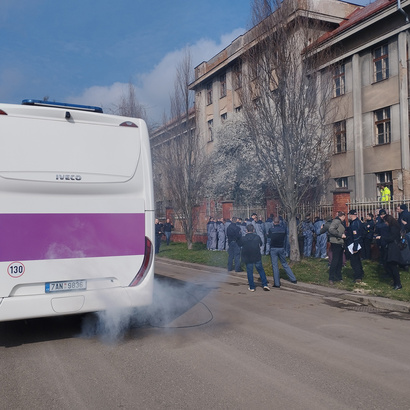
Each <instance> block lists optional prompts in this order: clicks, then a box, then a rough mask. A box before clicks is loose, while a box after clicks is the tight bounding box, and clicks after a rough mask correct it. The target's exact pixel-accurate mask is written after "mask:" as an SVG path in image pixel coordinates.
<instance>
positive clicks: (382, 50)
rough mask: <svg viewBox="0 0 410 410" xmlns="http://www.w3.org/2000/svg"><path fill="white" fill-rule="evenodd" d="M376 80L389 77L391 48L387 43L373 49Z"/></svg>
mask: <svg viewBox="0 0 410 410" xmlns="http://www.w3.org/2000/svg"><path fill="white" fill-rule="evenodd" d="M373 66H374V81H375V82H377V81H382V80H385V79H386V78H389V50H388V46H387V44H384V45H382V46H380V47H377V48H375V49H374V50H373Z"/></svg>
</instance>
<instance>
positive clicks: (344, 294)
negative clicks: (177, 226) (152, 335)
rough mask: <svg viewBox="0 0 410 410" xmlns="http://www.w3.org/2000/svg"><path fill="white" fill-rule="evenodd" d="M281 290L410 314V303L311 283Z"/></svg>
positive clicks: (288, 285) (284, 284)
mask: <svg viewBox="0 0 410 410" xmlns="http://www.w3.org/2000/svg"><path fill="white" fill-rule="evenodd" d="M159 259H160V260H162V261H163V262H166V263H170V264H173V265H179V266H191V267H192V268H195V269H199V270H204V271H205V270H207V271H211V272H214V273H221V274H222V273H223V274H226V270H225V269H222V268H218V267H214V266H207V265H199V264H197V263H189V262H183V261H177V260H174V259H168V258H165V257H161V258H159ZM229 274H230V275H232V276H237V277H241V278H244V279H246V272H229ZM255 278H256V276H255ZM281 288H283V289H295V290H298V291H304V292H308V293H314V294H318V295H322V296H326V297H332V298H335V299H339V300H348V301H351V302H355V303H360V304H362V305H365V306H371V307H374V308H376V309H381V310H385V311H390V312H400V313H410V303H409V302H402V301H399V300H392V299H388V298H382V297H378V296H368V295H363V294H358V293H355V292H350V291H347V290H343V289H335V288H330V287H329V288H328V287H326V286H320V285H313V284H310V283H302V282H299V281H298V283H296V284H293V283H291V282H288V281H287V280H282V282H281Z"/></svg>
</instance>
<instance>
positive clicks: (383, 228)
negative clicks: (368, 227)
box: [374, 208, 389, 265]
mask: <svg viewBox="0 0 410 410" xmlns="http://www.w3.org/2000/svg"><path fill="white" fill-rule="evenodd" d="M386 215H387V214H386V210H385V209H383V208H382V209H380V210H379V215H378V216H377V218H376V225H375V227H374V235H375V236H376V237H378V238H376V243H377V247H378V248H379V264H380V265H384V261H385V257H384V251H385V249H386V245H387V243H386V242H385V240H384V238H385V237H386V234H387V231H388V230H389V227H388V226H387V224H386V223H385V221H384V218H385V217H386Z"/></svg>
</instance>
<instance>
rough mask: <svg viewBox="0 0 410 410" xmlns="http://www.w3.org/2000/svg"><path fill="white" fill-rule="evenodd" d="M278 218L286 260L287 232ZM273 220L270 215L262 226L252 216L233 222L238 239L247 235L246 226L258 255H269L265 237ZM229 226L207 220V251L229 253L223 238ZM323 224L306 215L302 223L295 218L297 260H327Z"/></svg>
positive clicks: (225, 223) (322, 220)
mask: <svg viewBox="0 0 410 410" xmlns="http://www.w3.org/2000/svg"><path fill="white" fill-rule="evenodd" d="M278 218H279V225H280V226H282V227H283V228H284V230H285V232H286V236H285V244H284V249H285V254H286V256H287V257H288V256H289V255H290V242H289V230H288V224H287V221H286V220H285V219H283V218H282V217H281V216H279V217H278ZM273 220H274V216H273V214H271V215H270V216H269V218H267V219H266V221H265V222H263V221H262V219H261V218H260V217H258V215H257V214H256V213H254V214H252V216H251V217H250V218H246V219H245V220H243V219H242V218H236V222H235V223H236V225H238V226H239V228H240V230H241V233H242V236H245V235H246V233H247V230H246V229H247V226H248V225H253V226H254V228H255V233H256V234H257V235H258V236H259V237H260V239H261V245H260V252H261V254H262V255H270V253H271V252H270V251H271V240H270V237H269V229H271V228H272V227H273V225H274V224H273ZM231 223H232V221H231V220H230V219H228V220H224V219H223V218H219V219H217V220H215V218H213V217H210V218H209V220H208V223H207V234H208V240H207V249H208V250H211V251H224V250H226V251H227V250H228V249H229V242H228V237H227V229H228V227H229V225H230V224H231ZM325 223H326V221H325V220H324V219H322V218H320V217H316V218H315V221H314V222H312V221H311V219H310V214H308V215H307V216H306V218H305V219H304V220H303V221H300V218H297V226H298V240H299V250H300V252H301V256H304V257H310V256H315V257H316V258H323V259H325V258H327V255H326V247H327V241H328V238H327V235H326V233H320V230H321V228H322V226H323V225H324V224H325Z"/></svg>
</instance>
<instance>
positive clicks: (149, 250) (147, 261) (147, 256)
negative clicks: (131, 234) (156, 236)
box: [129, 237, 154, 286]
mask: <svg viewBox="0 0 410 410" xmlns="http://www.w3.org/2000/svg"><path fill="white" fill-rule="evenodd" d="M153 256H154V247H153V246H152V242H151V241H150V240H149V239H148V238H147V237H145V252H144V260H143V261H142V265H141V268H140V270H139V271H138V273H137V276H135V278H134V279H133V280H132V282H131V283H130V284H129V286H137V285H138V284H139V283H140V282H142V281H143V279H144V278H145V276H146V275H147V273H148V271H149V269H150V268H151V265H152V260H153Z"/></svg>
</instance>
